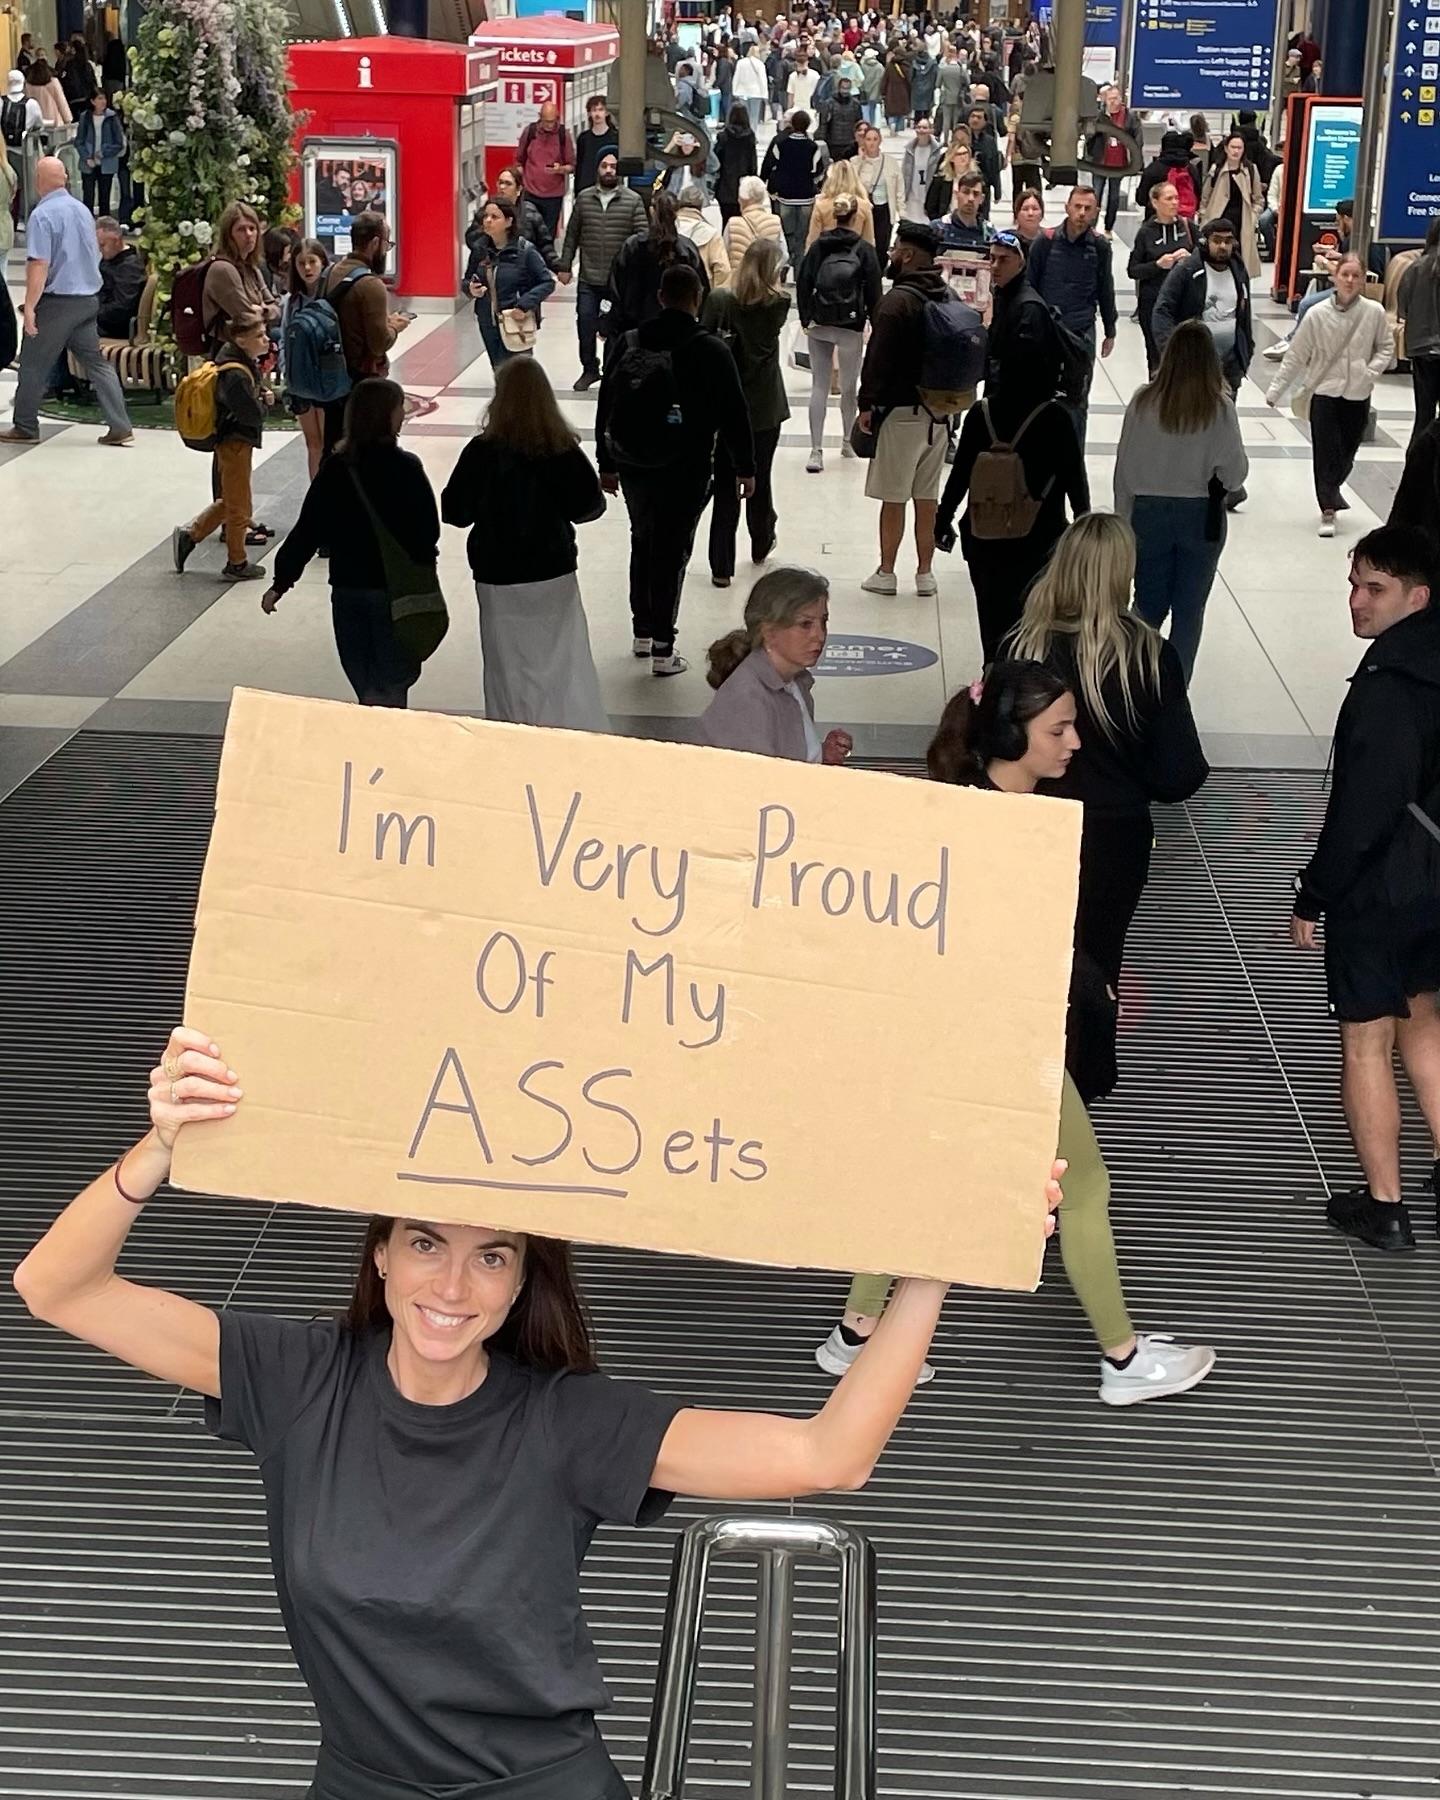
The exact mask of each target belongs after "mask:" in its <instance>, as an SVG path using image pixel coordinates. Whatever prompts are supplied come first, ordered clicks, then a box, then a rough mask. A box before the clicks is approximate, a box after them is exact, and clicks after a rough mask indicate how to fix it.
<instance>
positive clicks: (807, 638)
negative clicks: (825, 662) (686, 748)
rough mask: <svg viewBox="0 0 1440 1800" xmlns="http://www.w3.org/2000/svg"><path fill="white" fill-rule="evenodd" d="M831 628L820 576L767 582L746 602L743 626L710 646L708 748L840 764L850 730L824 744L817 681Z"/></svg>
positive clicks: (791, 570) (779, 573)
mask: <svg viewBox="0 0 1440 1800" xmlns="http://www.w3.org/2000/svg"><path fill="white" fill-rule="evenodd" d="M829 624H830V586H829V583H828V582H827V581H826V579H825V577H824V576H823V575H820V574H817V573H816V571H815V570H814V569H802V568H796V567H793V566H785V567H781V568H778V569H771V570H770V572H769V573H768V574H766V575H762V576H761V577H760V579H759V580H758V581H757V582H756V583H755V585H754V587H753V588H751V590H750V597H749V599H748V600H747V601H746V602H745V624H744V626H743V628H742V629H741V630H739V631H731V632H728V633H727V634H726V635H725V636H724V637H722V638H719V639H717V640H716V642H715V643H713V644H712V645H711V646H710V656H709V662H710V667H709V670H708V672H707V676H706V679H707V680H708V681H709V683H710V685H711V687H713V688H715V689H716V690H717V691H716V694H715V698H714V699H713V700H712V701H711V702H710V705H709V706H708V707H707V708H706V710H705V712H704V713H703V714H702V715H701V718H700V738H701V742H702V743H706V744H713V745H714V746H715V748H716V749H719V750H751V751H753V752H754V753H755V754H756V755H757V756H784V757H788V758H789V759H790V760H791V761H792V762H826V763H842V762H844V760H845V758H846V757H847V756H848V755H849V754H850V751H851V748H852V740H851V737H850V733H849V732H848V731H839V730H836V731H830V732H827V733H826V735H825V736H824V737H823V738H822V737H821V736H820V731H819V728H818V727H817V725H816V723H815V699H814V694H813V692H812V690H813V688H814V686H815V677H814V676H813V675H812V674H811V672H810V671H811V670H812V669H813V668H814V667H815V664H816V663H817V662H819V660H820V657H821V655H822V654H823V652H824V649H825V639H826V636H827V635H828V632H829Z"/></svg>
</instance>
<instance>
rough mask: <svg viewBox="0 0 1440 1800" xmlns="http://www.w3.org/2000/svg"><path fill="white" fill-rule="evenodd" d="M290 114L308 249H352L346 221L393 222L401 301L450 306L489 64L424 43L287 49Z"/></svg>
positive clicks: (358, 42) (488, 102) (394, 272)
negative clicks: (294, 121)
mask: <svg viewBox="0 0 1440 1800" xmlns="http://www.w3.org/2000/svg"><path fill="white" fill-rule="evenodd" d="M287 55H288V59H289V69H290V86H291V102H292V104H293V105H294V107H295V110H296V112H297V113H299V114H300V115H301V116H302V117H305V115H308V117H305V123H304V124H303V125H302V126H301V127H300V130H299V132H298V134H297V138H296V147H297V149H298V150H299V153H300V195H299V198H300V202H301V205H302V206H303V208H304V212H305V221H304V229H305V234H306V236H307V237H318V238H319V239H320V240H321V241H322V242H324V243H326V244H327V245H328V246H329V247H330V249H331V250H332V253H334V254H336V255H339V256H343V255H345V254H346V252H347V251H348V250H349V248H350V240H349V235H348V221H349V220H350V219H351V218H353V216H354V215H355V213H357V212H363V211H364V210H365V209H366V208H367V207H368V208H370V209H372V210H378V211H381V212H384V213H386V214H387V215H388V217H389V219H390V229H391V234H392V236H393V238H394V249H393V251H392V253H391V262H390V269H389V274H390V275H391V276H392V277H393V279H394V283H395V290H396V292H397V294H400V295H403V296H405V297H406V298H414V299H426V298H433V299H444V300H450V301H454V299H455V297H456V293H457V291H458V288H459V282H460V273H461V269H462V268H463V266H464V261H465V248H464V244H465V227H466V225H467V224H468V223H469V219H470V213H471V210H472V209H473V205H474V201H475V197H476V195H477V194H478V192H479V189H480V183H481V180H482V176H483V170H484V162H485V137H486V130H487V127H488V119H487V113H488V112H489V110H490V108H491V106H492V104H493V98H494V94H495V81H496V62H497V59H496V57H495V56H494V54H493V53H492V52H491V51H489V50H487V49H486V48H484V47H483V46H477V45H474V44H444V43H436V42H432V41H430V40H427V39H422V38H402V37H375V38H334V39H329V40H327V41H325V42H323V43H313V44H292V45H291V46H290V48H289V51H288V52H287Z"/></svg>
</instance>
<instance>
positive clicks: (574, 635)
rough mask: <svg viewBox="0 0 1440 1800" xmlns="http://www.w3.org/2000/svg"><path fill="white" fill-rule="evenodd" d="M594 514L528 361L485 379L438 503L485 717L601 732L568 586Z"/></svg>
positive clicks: (603, 725) (588, 486) (599, 702)
mask: <svg viewBox="0 0 1440 1800" xmlns="http://www.w3.org/2000/svg"><path fill="white" fill-rule="evenodd" d="M604 510H605V496H604V495H603V494H602V493H601V491H600V477H599V476H598V475H597V474H596V473H595V465H594V464H593V463H592V462H591V461H590V458H589V457H588V456H587V455H586V454H585V452H584V451H583V450H582V449H581V448H580V440H579V438H578V437H576V435H575V432H574V430H573V429H572V428H571V426H570V425H569V423H568V422H567V420H566V419H565V416H564V414H563V413H562V412H561V411H560V408H559V406H558V405H557V404H556V402H555V392H554V389H553V388H552V387H551V386H550V378H549V376H548V375H547V374H546V373H545V370H544V369H543V368H542V367H541V365H540V364H539V363H538V362H536V361H535V359H534V357H532V356H512V357H510V358H508V359H507V360H506V361H504V362H502V363H501V364H500V366H499V368H497V369H496V371H495V398H494V399H493V400H492V401H491V402H490V406H489V409H488V410H487V412H486V414H485V417H484V419H483V420H482V421H481V425H480V432H479V435H478V436H477V437H473V438H471V440H470V442H469V443H468V444H467V445H466V446H465V448H464V449H463V450H462V451H461V452H460V460H459V461H458V462H457V463H456V464H455V469H454V472H453V474H452V475H451V477H450V479H449V481H448V482H447V483H446V484H445V491H444V493H443V494H442V495H441V496H440V517H441V518H442V519H443V520H444V521H445V523H446V524H447V525H468V526H469V527H470V537H469V540H468V542H467V544H466V550H467V552H468V554H469V557H470V572H471V574H472V575H473V576H474V577H475V598H476V600H477V601H478V602H479V606H480V648H481V650H482V651H483V652H484V657H485V717H486V718H487V719H507V720H509V721H510V722H511V723H512V724H515V725H563V726H567V727H568V728H569V729H570V730H572V731H608V730H609V729H610V719H609V715H608V714H607V713H606V711H605V703H604V701H603V699H602V698H601V694H600V681H599V678H598V677H597V675H596V673H595V661H594V658H593V657H592V656H591V653H590V633H589V630H588V628H587V626H586V623H585V608H584V605H583V604H582V602H581V598H580V583H579V580H578V579H577V577H576V569H577V567H578V552H577V549H576V544H575V527H576V526H577V525H586V524H588V523H589V522H590V521H591V520H592V519H598V518H599V517H600V515H601V514H602V513H603V512H604Z"/></svg>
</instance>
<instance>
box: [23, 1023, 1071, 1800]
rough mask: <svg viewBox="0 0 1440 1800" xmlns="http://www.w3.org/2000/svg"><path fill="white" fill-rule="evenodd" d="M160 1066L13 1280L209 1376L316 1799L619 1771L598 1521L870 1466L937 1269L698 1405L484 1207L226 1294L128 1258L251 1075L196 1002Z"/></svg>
mask: <svg viewBox="0 0 1440 1800" xmlns="http://www.w3.org/2000/svg"><path fill="white" fill-rule="evenodd" d="M320 1053H321V1054H323V1053H324V1048H323V1046H322V1047H320ZM150 1080H151V1086H150V1117H151V1120H152V1126H151V1129H150V1131H149V1132H148V1133H147V1134H146V1136H145V1137H144V1138H143V1139H142V1140H141V1141H140V1142H139V1143H138V1144H137V1145H135V1146H134V1148H133V1149H131V1150H130V1151H128V1152H127V1153H126V1154H125V1155H124V1156H122V1157H121V1159H120V1161H119V1162H118V1163H116V1164H115V1165H114V1167H113V1168H111V1169H107V1170H106V1172H105V1173H104V1174H103V1175H102V1176H100V1177H99V1179H98V1180H96V1181H94V1182H92V1183H91V1185H90V1186H89V1187H88V1188H86V1190H85V1191H84V1193H82V1194H81V1195H80V1196H79V1197H78V1198H77V1199H75V1200H73V1201H72V1202H71V1203H70V1205H69V1206H68V1207H66V1209H65V1211H64V1212H62V1213H61V1215H60V1216H59V1218H58V1219H57V1220H56V1221H55V1223H54V1224H53V1225H52V1226H51V1228H50V1230H49V1231H48V1232H47V1233H46V1234H45V1236H44V1237H43V1238H42V1239H41V1241H40V1242H39V1243H38V1244H37V1245H36V1246H35V1248H34V1249H33V1250H32V1251H31V1252H30V1254H29V1255H28V1256H27V1257H26V1258H25V1260H24V1262H22V1263H21V1265H20V1267H19V1268H18V1269H17V1270H16V1273H15V1286H16V1288H17V1289H18V1290H19V1292H20V1294H21V1296H22V1298H23V1299H24V1300H25V1302H26V1304H27V1305H28V1307H29V1308H30V1310H31V1312H32V1313H34V1314H35V1315H36V1316H37V1317H39V1318H41V1319H45V1320H48V1321H49V1322H50V1323H51V1324H52V1325H56V1326H58V1327H59V1328H60V1329H61V1330H62V1331H66V1332H69V1333H70V1335H71V1336H72V1337H78V1338H81V1339H83V1340H84V1341H85V1342H86V1343H90V1344H94V1345H96V1346H97V1347H98V1348H100V1349H102V1350H108V1351H109V1352H110V1353H111V1354H112V1355H114V1356H118V1357H119V1358H120V1359H121V1360H122V1361H124V1362H127V1363H129V1364H131V1365H132V1366H133V1367H134V1368H137V1369H143V1370H145V1371H146V1372H147V1373H149V1374H151V1375H154V1376H156V1377H157V1378H158V1379H159V1380H161V1381H165V1382H171V1383H174V1384H176V1385H177V1386H179V1387H182V1388H192V1389H195V1390H196V1391H197V1392H199V1393H201V1394H204V1395H205V1396H206V1409H205V1410H206V1419H207V1422H208V1424H209V1426H210V1428H211V1429H212V1430H213V1431H215V1432H216V1433H217V1434H218V1435H219V1436H221V1437H224V1438H229V1439H232V1440H234V1441H236V1442H239V1443H242V1444H245V1445H246V1446H248V1448H249V1449H250V1450H251V1451H252V1453H253V1454H254V1455H255V1457H256V1459H257V1461H258V1462H259V1465H260V1472H261V1478H262V1480H263V1483H264V1487H265V1498H266V1510H267V1515H268V1521H269V1534H270V1553H271V1559H272V1562H273V1564H274V1569H275V1579H276V1584H277V1587H278V1589H279V1595H280V1608H281V1612H282V1614H283V1616H284V1620H285V1627H286V1631H287V1634H288V1636H289V1640H290V1646H291V1648H292V1650H293V1651H294V1653H295V1660H296V1662H297V1663H298V1664H299V1667H300V1672H301V1674H302V1675H303V1676H304V1678H305V1680H306V1682H307V1684H308V1686H309V1689H310V1693H311V1696H312V1698H313V1700H314V1703H315V1710H316V1712H317V1714H318V1715H319V1719H320V1730H321V1747H320V1755H319V1761H318V1763H317V1766H316V1772H315V1780H314V1785H313V1786H312V1787H311V1789H310V1797H311V1800H623V1797H624V1796H625V1794H626V1788H625V1784H624V1783H623V1782H622V1781H621V1779H620V1777H619V1775H618V1773H617V1772H616V1770H615V1768H614V1765H613V1764H612V1763H611V1761H610V1758H609V1756H608V1755H607V1754H606V1752H605V1749H604V1746H603V1744H602V1743H601V1740H600V1737H599V1734H598V1732H597V1730H596V1728H595V1714H596V1712H597V1710H599V1709H600V1708H601V1707H603V1706H604V1705H605V1704H606V1694H605V1689H604V1685H603V1682H602V1680H601V1676H600V1667H599V1663H598V1660H597V1658H596V1654H595V1649H594V1646H593V1644H592V1643H591V1640H590V1636H589V1633H588V1632H587V1630H586V1627H585V1622H584V1618H583V1616H582V1614H581V1609H580V1565H581V1562H582V1561H583V1559H584V1556H585V1553H586V1551H587V1549H588V1548H589V1544H590V1540H591V1538H592V1536H593V1535H594V1532H595V1529H596V1527H597V1526H598V1525H599V1524H601V1523H602V1522H604V1521H610V1522H613V1523H617V1524H629V1525H644V1524H650V1523H652V1522H653V1521H655V1520H657V1519H658V1518H659V1517H660V1516H661V1515H662V1514H663V1513H664V1511H665V1509H666V1508H667V1506H668V1505H669V1503H670V1500H671V1498H672V1496H673V1495H674V1494H675V1493H676V1492H681V1493H686V1494H697V1495H705V1496H707V1497H709V1498H713V1499H724V1500H761V1499H790V1498H792V1497H794V1496H796V1495H800V1494H806V1493H815V1492H820V1491H823V1490H827V1489H832V1488H858V1487H860V1486H862V1485H863V1484H864V1482H865V1481H866V1480H867V1479H868V1477H869V1474H870V1471H871V1469H872V1468H873V1466H874V1464H875V1461H876V1459H877V1457H878V1456H879V1455H880V1452H881V1451H882V1450H883V1449H884V1447H885V1444H886V1442H887V1441H888V1439H889V1437H890V1434H891V1432H892V1431H893V1430H894V1427H895V1422H896V1420H897V1419H898V1418H899V1416H900V1413H901V1411H902V1410H903V1408H904V1406H905V1402H906V1400H907V1399H908V1397H909V1395H910V1391H911V1389H912V1388H913V1386H914V1384H915V1378H916V1374H917V1372H918V1370H919V1368H920V1366H921V1363H922V1360H923V1358H924V1355H925V1350H926V1347H927V1346H928V1344H929V1342H930V1337H931V1333H932V1332H933V1330H934V1328H935V1322H936V1319H937V1318H938V1317H939V1313H940V1307H941V1304H942V1302H943V1300H944V1297H945V1288H944V1286H943V1285H942V1284H941V1283H939V1282H934V1281H906V1282H902V1283H901V1284H900V1286H899V1289H898V1290H897V1292H896V1296H895V1299H894V1301H893V1302H892V1304H891V1306H890V1309H889V1313H888V1315H887V1317H886V1319H885V1322H884V1324H883V1325H882V1326H881V1327H880V1329H879V1330H878V1331H877V1332H876V1333H875V1335H874V1342H873V1346H872V1351H871V1354H870V1356H868V1357H867V1358H866V1359H865V1366H864V1367H863V1368H860V1369H858V1370H857V1371H856V1373H855V1375H854V1377H853V1378H852V1379H851V1380H849V1381H845V1382H842V1383H841V1385H840V1386H839V1387H838V1388H837V1389H836V1391H835V1393H834V1394H833V1395H832V1397H831V1398H830V1400H829V1401H828V1402H827V1404H826V1405H825V1407H824V1408H823V1409H822V1410H821V1412H819V1413H818V1414H817V1415H816V1416H815V1417H814V1418H810V1419H791V1418H782V1417H778V1416H775V1415H772V1414H767V1413H727V1412H703V1411H699V1410H697V1409H695V1408H691V1407H683V1406H681V1405H680V1404H679V1403H678V1402H677V1401H674V1400H671V1399H669V1398H667V1397H666V1396H664V1395H661V1394H656V1393H652V1392H650V1391H649V1390H648V1389H646V1388H643V1387H640V1386H638V1385H637V1384H635V1383H632V1382H622V1381H612V1380H610V1379H608V1378H607V1377H606V1376H604V1375H601V1374H600V1373H599V1372H598V1371H597V1368H596V1363H595V1352H594V1346H593V1342H592V1339H591V1335H590V1327H589V1323H588V1320H587V1318H586V1314H585V1310H584V1307H583V1304H582V1302H581V1300H580V1297H579V1294H578V1293H577V1291H576V1287H575V1281H574V1275H573V1272H572V1268H571V1262H570V1251H569V1247H568V1245H565V1244H562V1243H558V1242H556V1241H554V1240H552V1239H546V1238H538V1237H527V1236H525V1235H524V1234H522V1233H518V1232H513V1231H501V1230H491V1229H489V1228H488V1227H485V1226H480V1225H436V1224H431V1223H427V1222H425V1221H423V1220H418V1219H388V1218H381V1219H375V1220H372V1221H371V1224H370V1227H369V1230H368V1231H367V1232H366V1234H365V1241H364V1247H363V1250H362V1254H361V1263H360V1270H359V1277H358V1280H357V1283H356V1286H355V1291H354V1296H353V1298H352V1300H351V1303H350V1307H349V1310H348V1312H347V1313H346V1315H345V1317H344V1318H343V1319H341V1320H333V1321H330V1320H311V1321H301V1320H297V1319H287V1318H277V1317H273V1316H270V1315H267V1314H264V1313H252V1312H244V1311H235V1310H229V1309H227V1310H225V1311H223V1312H221V1313H218V1314H217V1313H216V1312H215V1311H213V1310H212V1309H211V1308H210V1307H208V1306H202V1305H198V1304H197V1303H196V1302H195V1301H193V1300H189V1299H186V1298H184V1297H183V1296H181V1295H179V1294H171V1293H165V1292H162V1291H160V1290H159V1289H156V1288H149V1287H142V1286H140V1285H139V1284H138V1283H136V1282H133V1281H129V1280H126V1279H124V1278H122V1277H121V1276H120V1275H118V1274H117V1273H116V1270H115V1261H116V1258H117V1256H118V1255H119V1253H120V1251H121V1249H122V1247H123V1245H124V1243H125V1239H126V1237H127V1236H128V1234H129V1231H130V1227H131V1226H132V1224H133V1223H134V1221H135V1219H136V1218H137V1217H138V1209H139V1208H140V1207H141V1206H142V1205H143V1204H144V1203H145V1202H146V1201H147V1200H148V1199H150V1197H151V1196H152V1195H153V1194H154V1193H155V1191H156V1189H157V1188H159V1186H160V1185H161V1183H162V1182H163V1181H165V1180H166V1178H167V1177H168V1175H169V1173H170V1159H171V1153H172V1151H173V1149H174V1146H175V1140H176V1137H177V1136H178V1135H179V1132H180V1130H181V1128H182V1127H186V1126H188V1127H190V1128H192V1129H196V1130H207V1131H216V1130H221V1129H223V1121H224V1120H226V1119H228V1118H230V1117H231V1116H232V1115H233V1114H234V1113H235V1111H236V1109H237V1108H238V1107H239V1106H241V1105H242V1104H243V1103H244V1102H243V1092H242V1089H241V1086H240V1082H239V1077H238V1075H237V1073H236V1071H235V1070H233V1069H231V1068H229V1067H228V1066H227V1064H226V1062H225V1059H224V1057H223V1056H222V1055H221V1052H220V1049H219V1046H218V1045H216V1044H215V1043H213V1042H212V1041H211V1040H210V1039H209V1038H208V1037H207V1036H205V1034H204V1033H202V1032H198V1031H191V1030H187V1029H180V1030H177V1031H174V1032H172V1033H171V1036H170V1041H169V1043H168V1045H167V1046H166V1049H165V1053H164V1056H163V1057H162V1059H161V1062H160V1065H159V1067H158V1068H156V1069H154V1070H153V1071H152V1073H151V1078H150ZM1057 1174H1058V1171H1057ZM1059 1198H1060V1194H1059V1189H1058V1187H1057V1186H1056V1185H1055V1182H1054V1181H1053V1180H1052V1181H1051V1182H1050V1184H1049V1193H1048V1200H1049V1204H1050V1205H1051V1207H1052V1209H1053V1207H1054V1206H1055V1205H1056V1204H1057V1203H1058V1201H1059Z"/></svg>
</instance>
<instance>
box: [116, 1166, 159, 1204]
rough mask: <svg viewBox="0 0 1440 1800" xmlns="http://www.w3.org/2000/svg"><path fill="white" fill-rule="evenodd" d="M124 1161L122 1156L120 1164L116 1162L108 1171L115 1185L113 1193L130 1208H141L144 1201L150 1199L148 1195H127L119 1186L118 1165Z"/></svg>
mask: <svg viewBox="0 0 1440 1800" xmlns="http://www.w3.org/2000/svg"><path fill="white" fill-rule="evenodd" d="M124 1160H125V1158H124V1157H123V1156H122V1157H121V1158H120V1162H117V1163H116V1164H115V1166H114V1168H112V1169H111V1171H110V1174H111V1177H112V1179H113V1180H114V1183H115V1192H116V1193H117V1194H118V1195H119V1196H120V1198H121V1199H122V1200H128V1201H129V1202H130V1204H131V1205H132V1206H143V1205H144V1204H145V1202H146V1200H148V1199H149V1198H150V1196H149V1195H148V1194H127V1193H126V1192H125V1189H124V1188H123V1187H122V1186H121V1185H120V1163H123V1162H124Z"/></svg>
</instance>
